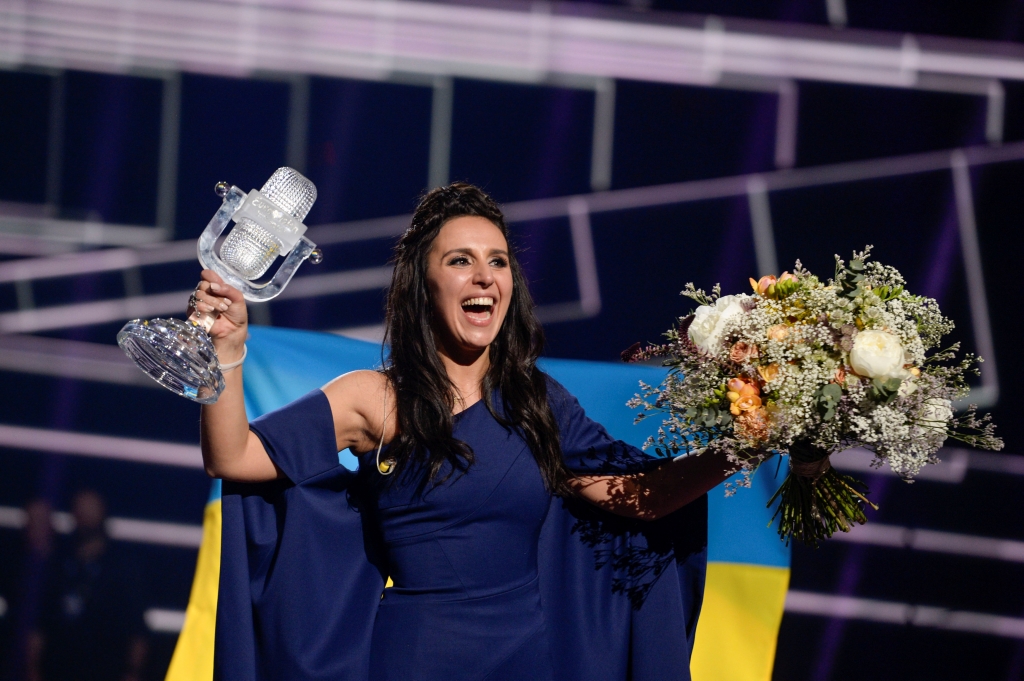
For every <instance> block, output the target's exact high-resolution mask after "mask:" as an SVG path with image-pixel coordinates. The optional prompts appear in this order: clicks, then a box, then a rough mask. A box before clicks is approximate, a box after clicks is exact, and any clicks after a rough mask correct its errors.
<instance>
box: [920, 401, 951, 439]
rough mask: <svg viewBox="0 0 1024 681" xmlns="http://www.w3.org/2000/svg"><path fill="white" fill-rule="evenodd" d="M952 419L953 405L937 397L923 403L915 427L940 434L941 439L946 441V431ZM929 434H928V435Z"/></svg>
mask: <svg viewBox="0 0 1024 681" xmlns="http://www.w3.org/2000/svg"><path fill="white" fill-rule="evenodd" d="M952 418H953V403H952V402H950V401H949V400H944V399H941V398H938V397H932V398H929V399H927V400H925V401H924V404H922V405H921V411H919V412H918V414H917V418H916V419H914V420H915V421H916V425H917V427H918V428H920V429H921V430H926V431H927V430H930V431H933V432H934V433H941V434H942V439H943V440H945V439H946V429H947V428H948V427H949V420H950V419H952ZM929 434H930V433H929Z"/></svg>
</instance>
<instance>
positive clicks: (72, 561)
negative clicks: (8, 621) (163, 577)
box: [28, 490, 148, 681]
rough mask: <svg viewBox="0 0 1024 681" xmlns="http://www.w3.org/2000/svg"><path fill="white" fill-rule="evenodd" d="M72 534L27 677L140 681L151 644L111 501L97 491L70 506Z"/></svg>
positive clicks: (57, 563) (58, 563)
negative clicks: (109, 526)
mask: <svg viewBox="0 0 1024 681" xmlns="http://www.w3.org/2000/svg"><path fill="white" fill-rule="evenodd" d="M71 513H72V515H73V516H74V519H75V531H74V533H73V534H72V536H71V537H70V539H69V541H68V542H67V544H66V545H65V546H63V547H61V549H60V550H58V552H57V554H56V555H55V556H54V564H53V568H52V571H51V579H50V582H49V585H48V588H47V590H46V596H45V599H44V601H43V610H42V613H41V617H40V619H39V626H38V627H37V628H36V630H35V631H34V632H33V633H32V634H31V635H30V637H29V656H28V657H29V659H28V662H29V664H28V668H29V676H28V679H29V681H138V679H140V678H141V674H142V669H143V666H144V665H145V661H146V654H147V647H148V646H147V643H146V638H145V625H144V623H143V619H142V598H141V588H140V579H139V574H138V570H137V569H135V566H134V562H133V561H132V560H131V559H130V557H129V556H126V555H125V554H124V553H123V552H121V551H117V550H114V548H113V547H112V546H111V542H110V538H109V537H108V536H107V532H106V520H107V512H106V504H105V502H104V501H103V498H102V497H101V496H100V495H99V494H97V493H96V492H94V491H92V490H82V491H80V492H78V493H77V494H76V495H75V497H74V499H73V500H72V503H71Z"/></svg>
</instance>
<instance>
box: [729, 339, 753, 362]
mask: <svg viewBox="0 0 1024 681" xmlns="http://www.w3.org/2000/svg"><path fill="white" fill-rule="evenodd" d="M757 356H758V350H757V346H756V345H754V344H753V343H745V342H743V341H740V342H739V343H736V345H734V346H732V349H731V350H730V351H729V359H731V360H732V361H734V362H736V363H737V364H743V363H744V362H746V361H747V360H748V359H750V358H751V357H757Z"/></svg>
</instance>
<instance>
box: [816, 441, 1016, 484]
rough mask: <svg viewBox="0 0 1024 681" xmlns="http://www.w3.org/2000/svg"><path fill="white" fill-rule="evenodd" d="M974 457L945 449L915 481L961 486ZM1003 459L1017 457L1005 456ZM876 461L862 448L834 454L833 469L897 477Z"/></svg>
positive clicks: (870, 453)
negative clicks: (935, 461) (879, 466)
mask: <svg viewBox="0 0 1024 681" xmlns="http://www.w3.org/2000/svg"><path fill="white" fill-rule="evenodd" d="M973 455H974V452H971V451H969V450H966V449H957V448H953V447H947V448H943V449H942V450H940V451H939V462H938V463H934V464H929V465H927V466H925V467H924V468H922V469H921V471H920V472H919V473H918V474H917V475H916V476H915V479H916V480H929V481H931V482H948V483H953V484H959V483H961V482H963V479H964V476H965V475H966V474H967V469H968V468H969V467H970V462H971V457H972V456H973ZM1003 458H1015V457H1012V456H1005V455H1004V457H1003ZM874 460H875V455H874V454H873V453H872V452H870V451H869V450H867V449H862V448H860V447H856V448H854V449H847V450H846V451H844V452H839V453H838V454H833V455H832V459H831V461H832V467H833V468H835V469H836V470H841V471H851V472H855V473H871V474H875V475H887V476H896V474H895V473H893V471H892V468H890V467H889V464H883V465H882V467H881V468H875V467H874V466H873V465H872V462H873V461H874Z"/></svg>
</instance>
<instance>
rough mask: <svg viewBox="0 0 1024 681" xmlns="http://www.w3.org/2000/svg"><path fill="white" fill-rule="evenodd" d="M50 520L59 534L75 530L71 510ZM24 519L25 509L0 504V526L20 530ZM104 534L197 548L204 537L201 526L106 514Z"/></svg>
mask: <svg viewBox="0 0 1024 681" xmlns="http://www.w3.org/2000/svg"><path fill="white" fill-rule="evenodd" d="M51 521H52V523H53V529H54V530H55V531H57V532H59V533H61V534H70V533H71V532H73V531H74V530H75V520H74V517H73V516H72V515H71V514H70V513H65V512H61V511H55V512H53V514H52V518H51ZM27 523H28V513H26V512H25V510H24V509H21V508H18V507H16V506H0V527H3V528H6V529H9V530H21V529H24V527H25V525H26V524H27ZM107 534H108V535H109V536H110V538H111V539H116V540H118V541H130V542H136V543H140V544H158V545H161V546H177V547H181V548H188V549H197V548H199V545H200V544H201V543H202V540H203V526H202V525H183V524H181V523H165V522H158V521H155V520H139V519H137V518H108V519H107Z"/></svg>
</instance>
